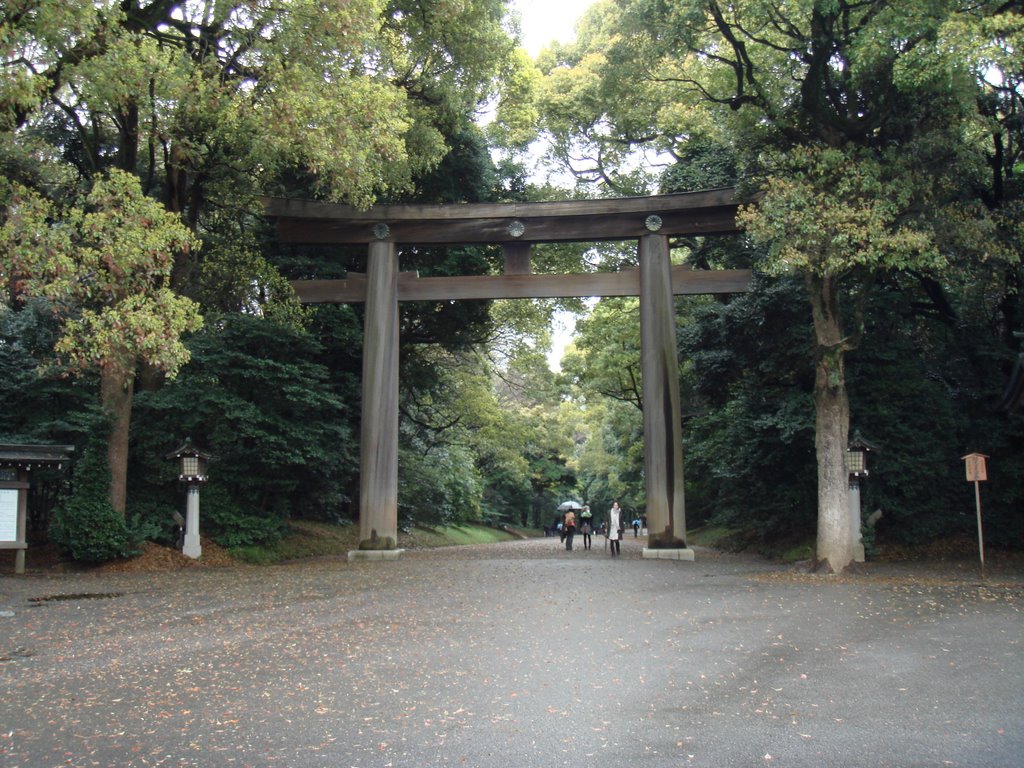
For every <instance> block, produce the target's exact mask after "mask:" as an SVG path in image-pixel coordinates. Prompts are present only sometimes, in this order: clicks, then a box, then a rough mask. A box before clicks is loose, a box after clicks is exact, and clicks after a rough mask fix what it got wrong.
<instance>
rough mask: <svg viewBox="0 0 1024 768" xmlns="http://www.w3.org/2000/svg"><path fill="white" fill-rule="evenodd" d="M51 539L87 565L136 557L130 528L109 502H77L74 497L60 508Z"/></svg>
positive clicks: (52, 526)
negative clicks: (130, 556) (131, 556)
mask: <svg viewBox="0 0 1024 768" xmlns="http://www.w3.org/2000/svg"><path fill="white" fill-rule="evenodd" d="M50 539H51V541H53V542H54V543H55V544H56V545H57V546H58V547H60V548H61V550H63V551H64V552H66V553H67V554H69V555H71V557H72V559H74V560H77V561H80V562H85V563H103V562H106V561H107V560H114V559H116V558H118V557H127V556H128V555H131V554H135V553H134V552H133V546H132V543H133V542H132V536H131V534H130V532H129V531H128V526H127V525H125V521H124V518H123V517H121V515H119V514H118V513H117V512H115V511H114V507H113V506H112V505H111V503H110V501H109V500H101V499H84V500H78V499H76V498H75V496H74V495H72V496H71V498H69V499H68V500H67V501H66V502H64V503H62V504H61V505H60V506H59V507H58V508H57V512H56V514H55V515H54V517H53V522H51V523H50Z"/></svg>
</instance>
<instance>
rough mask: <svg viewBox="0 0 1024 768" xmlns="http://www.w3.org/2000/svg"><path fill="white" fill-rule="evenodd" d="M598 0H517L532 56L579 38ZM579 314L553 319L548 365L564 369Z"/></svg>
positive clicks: (527, 49) (562, 315)
mask: <svg viewBox="0 0 1024 768" xmlns="http://www.w3.org/2000/svg"><path fill="white" fill-rule="evenodd" d="M594 2H595V0H513V2H512V7H513V8H515V9H516V10H517V11H519V13H520V15H521V17H522V28H523V47H524V48H525V49H526V51H527V53H529V54H530V55H531V56H536V55H537V54H538V53H540V50H541V48H543V47H544V46H546V45H547V44H548V43H550V42H551V41H552V40H558V41H559V42H568V41H570V40H572V39H573V38H574V37H575V34H576V33H575V27H576V22H577V21H579V18H580V16H582V15H583V12H584V11H585V10H586V9H587V8H588V7H590V6H591V5H592V4H593V3H594ZM575 325H576V317H575V316H574V315H573V314H572V313H569V312H557V313H555V317H554V319H553V321H552V328H551V352H550V353H548V367H549V368H551V370H553V371H558V370H560V368H561V365H560V363H561V360H562V354H563V353H564V352H565V348H566V346H567V345H568V344H569V342H570V341H572V333H573V330H574V328H575Z"/></svg>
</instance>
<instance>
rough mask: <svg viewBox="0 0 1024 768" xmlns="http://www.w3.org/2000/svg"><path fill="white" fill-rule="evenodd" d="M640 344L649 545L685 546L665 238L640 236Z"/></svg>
mask: <svg viewBox="0 0 1024 768" xmlns="http://www.w3.org/2000/svg"><path fill="white" fill-rule="evenodd" d="M640 345H641V352H640V356H641V362H640V365H641V370H642V374H643V395H644V472H645V490H646V493H647V530H648V534H647V535H648V539H647V540H648V547H650V548H651V549H667V550H682V549H686V510H685V502H684V496H683V435H682V426H681V424H680V407H679V357H678V354H677V352H676V325H675V307H674V306H673V301H672V278H671V264H670V262H669V248H668V238H667V237H666V236H665V235H644V236H643V237H641V238H640Z"/></svg>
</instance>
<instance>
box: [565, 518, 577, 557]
mask: <svg viewBox="0 0 1024 768" xmlns="http://www.w3.org/2000/svg"><path fill="white" fill-rule="evenodd" d="M563 528H564V530H565V551H566V552H572V537H573V536H574V535H575V534H576V513H575V512H573V511H572V510H571V509H570V510H569V511H568V512H566V513H565V521H564V522H563Z"/></svg>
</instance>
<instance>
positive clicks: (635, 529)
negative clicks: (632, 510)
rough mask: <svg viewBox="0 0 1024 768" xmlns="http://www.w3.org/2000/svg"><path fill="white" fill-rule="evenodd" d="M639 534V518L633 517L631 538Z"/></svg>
mask: <svg viewBox="0 0 1024 768" xmlns="http://www.w3.org/2000/svg"><path fill="white" fill-rule="evenodd" d="M639 535H640V518H639V517H634V518H633V538H634V539H635V538H636V537H637V536H639Z"/></svg>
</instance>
